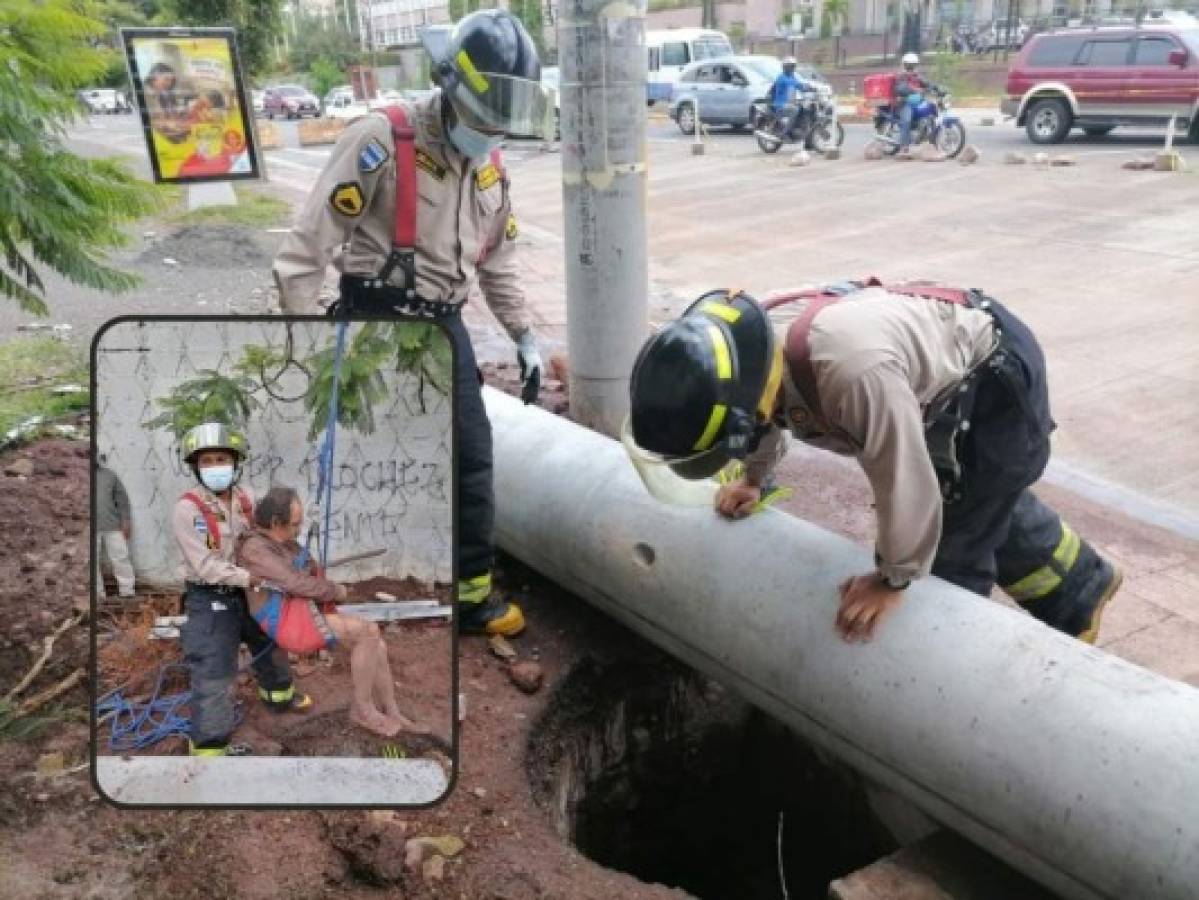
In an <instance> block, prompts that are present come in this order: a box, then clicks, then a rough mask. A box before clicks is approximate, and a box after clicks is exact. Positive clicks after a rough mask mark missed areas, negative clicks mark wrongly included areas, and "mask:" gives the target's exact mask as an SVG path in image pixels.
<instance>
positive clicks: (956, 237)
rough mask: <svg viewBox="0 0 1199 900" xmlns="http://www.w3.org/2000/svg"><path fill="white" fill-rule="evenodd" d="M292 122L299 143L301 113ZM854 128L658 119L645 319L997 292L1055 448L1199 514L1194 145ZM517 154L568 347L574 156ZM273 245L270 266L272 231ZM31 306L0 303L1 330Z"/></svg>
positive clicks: (1001, 129)
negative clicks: (773, 132)
mask: <svg viewBox="0 0 1199 900" xmlns="http://www.w3.org/2000/svg"><path fill="white" fill-rule="evenodd" d="M282 129H283V131H284V136H285V141H286V142H287V143H289V144H292V143H293V142H294V139H293V133H292V130H293V129H294V126H293V125H291V124H290V123H285V124H283V125H282ZM847 132H848V136H847V141H846V148H845V156H844V158H843V159H842V160H840V161H837V162H831V161H826V160H823V159H817V160H816V161H814V163H813V164H812V165H811V166H809V167H806V168H800V169H796V168H792V167H790V166H788V165H787V157H788V154H778V155H775V156H766V155H765V154H763V153H761V151H760V150H758V148H757V146H756V143H755V142H754V140H753V138H752V137H751V136H749V135H734V134H727V133H714V134H713V135H712V137H711V140H710V141H709V143H708V146H707V148H706V149H707V152H706V153H705V154H704V155H703V156H694V155H692V153H691V151H690V147H689V146H688V144H689V140H688V139H687V138H686V137H684V136H683V135H681V134H680V133H679V132H678V130H677V128H676V127H675V126H674V125H673V123H670V122H668V121H661V120H658V121H652V122H651V123H650V127H649V132H648V138H649V152H650V172H651V175H650V181H649V205H648V208H649V214H650V259H651V262H650V278H651V288H652V292H651V293H652V296H651V303H652V307H653V308H652V310H651V315H652V316H653V317H654V318H657V319H661V318H663V317H665V316H667V315H670V314H671V313H673V312H675V311H677V310H678V309H679V308H680V307H681V306H682V305H683V304H684V303H686V302H688V301H689V300H690V299H691V298H692V297H694V296H696V295H697V294H698V293H700V292H702V291H703V290H706V289H709V288H711V287H712V286H714V285H721V284H732V283H735V284H738V285H743V286H745V287H746V288H748V289H750V290H751V291H754V292H757V293H765V292H768V291H771V290H775V289H778V288H783V287H787V286H791V285H794V284H796V283H805V282H810V281H822V280H834V279H838V278H842V277H845V276H846V275H857V274H865V273H869V272H878V273H880V274H883V275H889V276H891V277H909V276H921V277H929V276H932V277H940V278H944V279H947V280H954V281H959V282H962V283H966V284H970V285H979V286H984V287H986V288H988V289H989V290H991V291H992V292H993V293H995V294H996V295H998V296H999V297H1001V298H1003V299H1005V300H1007V301H1008V302H1009V303H1010V304H1012V305H1014V306H1016V307H1017V308H1018V309H1019V310H1020V312H1021V314H1022V315H1023V316H1024V317H1025V318H1026V319H1027V320H1028V321H1029V322H1030V323H1031V324H1032V325H1033V326H1034V328H1035V329H1036V330H1037V333H1038V335H1040V337H1041V339H1042V341H1043V343H1044V344H1045V345H1046V348H1047V350H1048V353H1049V357H1050V359H1051V362H1052V371H1051V374H1052V380H1051V385H1052V390H1053V400H1054V404H1055V407H1056V411H1057V417H1058V421H1059V424H1060V425H1061V428H1060V430H1059V436H1058V449H1057V454H1058V458H1059V459H1062V460H1065V461H1066V462H1068V463H1069V464H1070V465H1071V466H1074V467H1077V468H1078V469H1079V470H1081V471H1084V472H1086V473H1090V474H1091V475H1095V476H1098V477H1100V478H1101V479H1105V480H1107V481H1110V482H1111V483H1112V484H1113V486H1114V488H1115V489H1117V490H1118V489H1121V488H1131V489H1133V490H1134V491H1136V492H1138V494H1139V495H1143V496H1147V497H1150V498H1153V499H1155V500H1157V501H1168V502H1170V503H1173V504H1177V505H1179V506H1181V507H1183V508H1185V509H1187V510H1190V511H1191V512H1192V513H1196V512H1199V437H1197V435H1199V406H1196V404H1195V403H1194V396H1195V390H1196V388H1199V340H1196V337H1197V336H1199V307H1196V305H1195V304H1194V303H1193V302H1191V301H1193V300H1194V298H1195V296H1196V293H1197V290H1199V288H1197V285H1199V245H1196V243H1195V241H1194V235H1195V233H1196V231H1197V230H1199V173H1196V172H1195V171H1194V170H1195V169H1199V148H1196V147H1195V146H1194V145H1183V146H1182V147H1181V149H1182V150H1183V152H1184V155H1185V156H1187V157H1188V158H1189V159H1190V162H1191V168H1192V171H1191V172H1188V173H1185V174H1164V173H1152V172H1151V173H1137V172H1127V171H1124V170H1122V169H1121V168H1120V162H1121V161H1122V158H1123V157H1125V156H1132V155H1143V154H1145V153H1146V152H1151V151H1152V150H1153V149H1155V148H1156V147H1157V146H1159V145H1158V143H1157V138H1156V137H1155V136H1152V135H1146V136H1135V135H1133V136H1119V135H1113V136H1111V137H1109V138H1107V139H1087V138H1082V137H1080V138H1077V139H1074V140H1071V141H1070V142H1069V144H1068V145H1067V148H1068V152H1069V153H1070V155H1072V156H1074V157H1075V158H1076V159H1077V161H1078V165H1077V166H1075V167H1072V168H1065V169H1046V168H1042V167H1038V166H1032V165H1029V166H1022V167H1012V166H1005V165H1003V164H1002V163H1001V162H1000V160H1001V158H1002V155H1003V153H1004V152H1006V151H1007V150H1011V149H1018V150H1028V149H1029V145H1028V143H1027V141H1026V140H1025V138H1024V136H1023V134H1022V133H1021V132H1020V131H1019V130H1018V129H1016V128H1015V127H1014V126H1012V125H1010V124H1009V125H1007V126H1003V125H999V126H994V127H991V128H983V127H974V126H972V127H971V134H972V138H973V139H974V140H975V141H976V142H977V143H978V144H979V145H980V147H981V148H982V150H983V154H984V158H983V162H982V163H981V164H980V165H978V166H973V167H963V166H959V165H956V164H952V163H940V164H926V163H919V162H911V163H898V162H895V161H892V160H883V161H880V162H874V163H871V162H866V161H865V160H863V159H862V156H861V152H860V151H861V148H862V147H863V146H864V145H865V143H866V142H867V141H868V140H869V127H868V126H865V125H850V126H848V128H847ZM75 138H76V145H77V146H79V147H80V148H81V149H84V150H86V151H87V152H91V153H125V154H129V155H133V156H135V157H141V158H142V160H143V161H142V163H140V165H141V166H142V167H143V168H144V151H143V150H142V147H141V136H140V134H139V132H138V126H137V124H136V122H135V120H134V119H133V117H111V118H109V117H97V118H93V119H92V121H91V122H90V123H89V125H88V126H87V127H85V128H83V129H80V130H79V131H78V132H77V133H76V135H75ZM327 153H328V151H327V149H325V148H301V147H298V146H288V147H286V148H284V149H281V150H277V151H271V152H269V153H268V154H267V168H268V171H269V173H270V177H271V182H272V184H273V185H274V186H275V187H276V188H277V189H279V190H281V191H284V192H286V195H287V196H289V197H290V198H291V199H293V200H297V201H298V200H299V199H301V198H302V197H303V196H304V195H305V194H306V193H307V191H308V190H309V188H310V187H311V185H312V183H313V181H314V180H315V178H316V176H317V174H318V173H319V171H320V169H321V166H322V165H323V163H324V160H325V159H326V158H327ZM507 158H508V162H509V171H510V173H511V175H512V179H513V183H514V195H515V197H516V198H517V204H518V213H519V217H520V220H521V227H522V236H521V240H522V242H523V243H524V244H525V250H524V256H523V259H524V266H525V278H526V284H527V286H528V290H529V293H530V296H531V297H532V299H533V301H534V303H535V305H536V311H537V316H538V318H539V319H540V320H541V323H542V325H543V328H544V330H545V332H546V333H547V335H549V336H550V338H551V339H553V338H555V337H556V338H558V339H564V327H563V326H564V324H565V304H564V299H563V297H564V291H563V285H564V283H565V274H564V260H563V253H562V246H563V244H562V191H561V177H560V165H561V163H560V160H561V157H560V155H559V154H557V153H544V152H541V150H540V149H539V147H538V146H537V145H536V144H535V143H533V142H512V144H511V145H510V146H509V149H508V154H507ZM264 239H265V240H266V246H267V249H266V251H265V254H266V255H267V257H268V258H269V244H270V241H271V240H272V239H273V240H274V241H277V240H278V236H277V235H273V236H264ZM137 249H138V248H135V250H134V252H136V251H137ZM150 255H151V257H153V248H151V250H150ZM153 262H154V263H156V264H157V263H158V262H159V260H158V259H157V258H156V257H153ZM159 272H161V275H159V274H158V273H159ZM151 275H152V278H151V279H150V284H149V285H148V288H147V291H146V292H143V294H141V295H139V296H138V297H136V298H126V299H123V300H121V301H120V302H119V307H120V309H121V310H122V311H146V310H150V309H159V310H161V311H179V312H195V313H201V314H202V313H205V312H208V313H211V312H221V311H226V309H227V308H242V309H245V308H246V306H245V303H248V302H249V292H250V291H253V290H257V291H258V292H259V294H261V293H262V290H263V288H265V287H266V286H267V284H268V283H269V278H268V273H267V266H266V265H259V266H256V267H255V266H249V267H246V268H244V269H239V270H237V271H233V272H229V271H218V270H194V269H193V270H191V271H176V270H173V269H170V270H168V269H158V270H154V271H153V272H152V273H151ZM197 276H199V277H200V278H201V279H202V282H203V284H202V285H201V286H200V287H197V282H196V279H197ZM197 290H200V291H203V292H205V293H206V294H207V295H208V296H207V299H205V298H200V299H199V300H198V299H197V298H196V292H197ZM214 295H215V296H216V297H218V298H219V300H218V301H217V302H213V301H212V297H213V296H214ZM239 298H240V299H239ZM201 300H202V301H203V305H200V303H201ZM239 303H241V304H243V305H242V306H240V307H239V306H238V304H239ZM52 305H53V306H54V307H55V310H56V313H55V314H56V318H57V320H59V321H64V320H65V321H79V320H81V319H86V320H90V321H96V320H102V319H103V318H105V317H106V314H105V313H102V312H101V311H100V310H106V311H107V310H112V309H114V308H116V307H117V305H118V304H117V303H115V302H114V301H112V300H109V299H107V298H97V297H96V296H95V295H94V294H91V293H90V292H86V291H80V290H78V289H76V288H73V287H72V286H69V285H65V284H62V285H60V284H58V283H56V284H55V291H54V292H53V294H52ZM251 307H252V304H251ZM24 318H25V317H21V316H19V315H18V314H16V313H15V312H13V310H11V309H9V308H0V331H3V330H8V328H7V327H6V326H9V325H10V324H11V323H12V322H14V321H17V320H22V319H24ZM480 325H481V327H482V328H483V330H484V331H485V332H486V333H487V335H489V336H490V342H489V340H488V339H485V340H484V345H485V347H486V348H488V349H489V350H493V351H494V353H495V354H497V355H504V356H506V355H507V354H508V352H509V350H510V348H509V347H508V345H507V343H506V341H505V340H504V339H503V337H502V335H500V334H499V331H498V329H496V328H495V327H494V325H493V324H491V323H489V322H487V321H486V319H485V318H484V319H483V320H482V321H481V323H480ZM1113 496H1114V497H1117V498H1119V496H1120V495H1119V494H1118V493H1117V494H1116V495H1113ZM1119 502H1124V501H1123V500H1120V501H1119Z"/></svg>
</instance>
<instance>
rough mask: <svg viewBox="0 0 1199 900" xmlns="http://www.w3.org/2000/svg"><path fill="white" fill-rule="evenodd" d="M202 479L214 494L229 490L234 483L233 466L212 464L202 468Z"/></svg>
mask: <svg viewBox="0 0 1199 900" xmlns="http://www.w3.org/2000/svg"><path fill="white" fill-rule="evenodd" d="M200 481H201V482H202V483H203V485H204V487H206V488H208V490H210V491H212V492H213V493H214V494H219V493H221V491H227V490H229V486H230V485H231V484H233V466H210V467H209V468H207V469H201V470H200Z"/></svg>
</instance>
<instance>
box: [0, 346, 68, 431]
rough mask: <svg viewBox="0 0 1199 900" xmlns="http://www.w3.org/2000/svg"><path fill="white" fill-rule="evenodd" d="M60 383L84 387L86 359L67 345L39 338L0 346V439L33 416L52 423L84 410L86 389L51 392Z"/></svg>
mask: <svg viewBox="0 0 1199 900" xmlns="http://www.w3.org/2000/svg"><path fill="white" fill-rule="evenodd" d="M64 384H78V385H81V386H83V387H85V388H86V387H87V384H88V372H87V359H86V358H85V357H84V356H83V354H82V353H80V352H79V351H78V350H76V349H75V348H74V347H72V346H71V345H70V344H66V343H63V342H62V341H60V340H58V339H57V338H53V337H47V336H40V335H39V336H36V337H25V336H20V337H16V338H13V339H11V340H8V341H5V342H4V343H2V344H0V437H2V436H3V435H5V434H7V433H8V431H9V429H11V428H14V427H16V426H17V425H19V424H20V423H21V422H24V421H26V420H28V419H30V418H32V417H33V416H42V417H43V418H45V419H46V420H49V421H52V420H54V419H56V418H61V417H64V416H68V415H74V414H75V413H78V412H82V411H83V410H85V409H87V407H88V397H89V394H88V392H87V391H86V390H84V391H82V392H80V393H74V394H55V393H54V391H53V389H54V388H55V387H58V386H60V385H64Z"/></svg>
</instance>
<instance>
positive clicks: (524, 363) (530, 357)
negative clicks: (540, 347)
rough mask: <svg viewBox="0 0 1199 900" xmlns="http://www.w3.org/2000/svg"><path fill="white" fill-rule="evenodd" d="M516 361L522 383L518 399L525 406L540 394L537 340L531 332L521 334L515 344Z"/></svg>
mask: <svg viewBox="0 0 1199 900" xmlns="http://www.w3.org/2000/svg"><path fill="white" fill-rule="evenodd" d="M516 360H517V362H519V363H520V380H521V381H522V382H524V387H522V388H521V390H520V399H521V400H523V401H524V402H525V405H526V406H527V405H528V404H530V403H532V402H533V401H534V400H536V399H537V395H538V393H540V392H541V354H540V353H538V352H537V340H536V338H534V337H533V332H532V331H531V330H530V331H526V332H525V333H524V334H522V335H521V336H520V340H518V341H517V342H516Z"/></svg>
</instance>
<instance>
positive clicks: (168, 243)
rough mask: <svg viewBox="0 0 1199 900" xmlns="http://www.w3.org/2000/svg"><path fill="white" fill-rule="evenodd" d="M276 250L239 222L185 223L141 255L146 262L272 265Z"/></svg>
mask: <svg viewBox="0 0 1199 900" xmlns="http://www.w3.org/2000/svg"><path fill="white" fill-rule="evenodd" d="M272 257H273V254H272V252H271V249H270V248H269V247H267V246H266V243H265V242H264V241H263V240H262V239H260V238H259V237H258V236H257V235H255V234H253V233H248V232H247V231H246V229H245V228H242V227H240V226H236V225H185V226H184V227H182V228H180V229H179V230H178V231H175V232H173V233H171V234H169V235H166V236H165V237H163V238H161V239H159V240H158V241H156V242H155V243H153V244H151V245H150V246H149V247H147V248H146V249H145V250H144V251H143V252H142V254H141V256H139V257H138V262H139V263H143V264H151V263H158V264H161V263H162V261H163V260H164V259H173V260H175V262H177V263H179V264H180V265H183V266H196V267H199V268H201V269H229V268H231V267H234V266H237V267H245V268H255V269H264V268H269V267H270V264H271V259H272Z"/></svg>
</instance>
